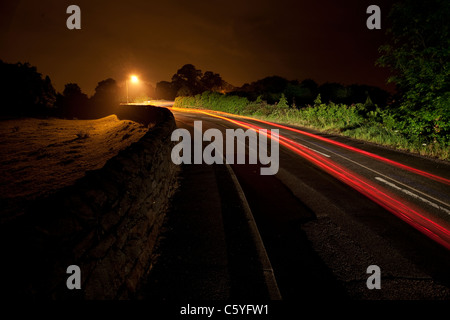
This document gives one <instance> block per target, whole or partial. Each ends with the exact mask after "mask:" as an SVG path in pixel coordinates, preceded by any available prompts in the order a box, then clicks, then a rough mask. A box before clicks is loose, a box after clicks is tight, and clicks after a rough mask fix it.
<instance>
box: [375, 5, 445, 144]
mask: <svg viewBox="0 0 450 320" xmlns="http://www.w3.org/2000/svg"><path fill="white" fill-rule="evenodd" d="M449 16H450V2H449V1H448V0H430V1H426V2H425V1H416V0H404V1H401V2H399V3H396V4H395V5H394V6H393V8H392V11H391V12H390V15H389V18H390V20H391V22H392V26H391V27H390V28H389V30H388V34H389V36H390V42H389V43H387V44H385V45H384V46H382V47H381V48H380V52H381V53H382V56H381V57H380V58H379V59H378V61H377V63H378V65H380V66H383V67H386V68H389V69H390V70H391V72H392V76H391V77H390V78H389V82H392V83H395V84H396V85H397V87H398V90H399V93H400V94H401V99H400V104H399V110H395V111H394V112H395V113H396V115H397V119H398V121H399V122H400V130H401V131H402V132H403V133H404V134H406V135H407V136H408V137H409V138H410V139H417V138H420V139H422V140H425V143H439V144H446V143H448V141H449V138H450V128H449V126H450V125H449V123H450V24H449V23H448V17H449Z"/></svg>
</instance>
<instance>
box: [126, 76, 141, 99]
mask: <svg viewBox="0 0 450 320" xmlns="http://www.w3.org/2000/svg"><path fill="white" fill-rule="evenodd" d="M130 79H131V82H133V83H138V82H139V79H138V77H137V76H131V77H130ZM125 85H126V87H127V104H128V79H126V80H125Z"/></svg>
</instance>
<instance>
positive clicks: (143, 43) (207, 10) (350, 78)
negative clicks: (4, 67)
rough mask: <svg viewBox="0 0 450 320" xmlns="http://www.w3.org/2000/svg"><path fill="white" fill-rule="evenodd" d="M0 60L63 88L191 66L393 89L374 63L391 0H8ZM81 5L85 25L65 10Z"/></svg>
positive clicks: (243, 78)
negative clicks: (377, 17) (373, 12)
mask: <svg viewBox="0 0 450 320" xmlns="http://www.w3.org/2000/svg"><path fill="white" fill-rule="evenodd" d="M0 3H1V7H0V28H1V29H0V30H1V31H0V59H1V60H3V61H5V62H8V63H16V62H19V61H20V62H29V63H30V64H31V65H34V66H36V67H37V68H38V72H40V73H42V74H43V75H44V76H45V75H48V76H49V77H50V78H51V80H52V82H53V85H54V87H55V89H56V90H57V91H60V92H62V90H63V89H64V85H65V84H66V83H69V82H74V83H77V84H79V85H80V87H81V89H82V90H83V91H84V92H85V93H87V94H88V95H91V94H93V93H94V89H95V87H96V85H97V83H98V82H99V81H101V80H104V79H106V78H109V77H111V78H114V79H115V80H116V81H117V82H118V83H119V84H121V83H123V82H124V81H125V78H126V77H127V75H129V74H132V73H135V74H137V75H139V77H140V79H141V80H143V81H145V82H148V83H149V84H151V85H153V86H155V84H156V82H159V81H162V80H167V81H170V80H171V77H172V75H173V74H174V73H176V71H177V70H178V69H179V68H181V66H183V65H184V64H187V63H191V64H193V65H194V66H195V67H196V68H197V69H200V70H202V71H203V72H204V71H208V70H209V71H214V72H216V73H219V74H220V75H221V76H222V78H223V79H224V80H226V81H228V82H229V83H231V84H232V85H235V86H241V85H242V84H244V83H246V82H247V83H250V82H252V81H256V80H259V79H262V78H264V77H267V76H272V75H278V76H282V77H285V78H287V79H289V80H294V79H297V80H300V81H301V80H304V79H306V78H311V79H313V80H315V81H316V82H317V83H319V84H322V83H325V82H340V83H342V84H353V83H358V84H368V85H375V86H379V87H382V88H384V89H386V88H387V87H386V86H385V83H386V78H387V76H388V75H389V73H388V71H387V70H385V69H382V68H380V67H376V66H375V64H374V63H375V60H376V59H377V57H378V56H379V53H378V47H379V46H380V45H381V44H383V43H384V42H385V31H386V28H387V24H386V21H385V19H386V16H387V14H388V12H389V6H390V5H389V3H390V2H389V1H386V0H383V1H366V0H344V1H336V0H314V1H302V0H295V1H292V0H291V1H285V0H270V1H263V0H259V1H246V0H228V1H217V0H209V1H204V0H203V1H197V0H189V1H186V0H164V1H152V0H127V1H95V0H91V1H80V0H75V1H61V0H40V1H35V0H26V1H3V0H2V1H1V2H0ZM71 4H76V5H78V6H79V7H80V8H81V28H82V29H81V30H69V29H67V27H66V20H67V18H68V17H69V14H67V13H66V9H67V7H68V6H69V5H71ZM371 4H377V5H378V6H380V8H381V15H382V29H381V30H368V29H367V27H366V20H367V18H368V16H369V15H368V14H367V13H366V8H367V7H368V6H369V5H371Z"/></svg>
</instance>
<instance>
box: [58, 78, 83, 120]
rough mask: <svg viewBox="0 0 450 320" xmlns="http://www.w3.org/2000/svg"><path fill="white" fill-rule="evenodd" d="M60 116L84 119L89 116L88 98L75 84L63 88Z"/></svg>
mask: <svg viewBox="0 0 450 320" xmlns="http://www.w3.org/2000/svg"><path fill="white" fill-rule="evenodd" d="M60 113H61V115H62V116H64V117H69V118H72V117H77V118H84V117H87V116H88V115H89V98H88V96H87V95H86V94H84V93H83V92H82V91H81V88H80V87H79V86H78V84H76V83H68V84H66V85H65V86H64V91H63V96H62V102H61V112H60Z"/></svg>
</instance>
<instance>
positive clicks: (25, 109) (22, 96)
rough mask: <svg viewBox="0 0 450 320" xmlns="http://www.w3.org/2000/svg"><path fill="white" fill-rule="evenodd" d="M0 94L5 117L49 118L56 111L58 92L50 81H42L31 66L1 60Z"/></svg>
mask: <svg viewBox="0 0 450 320" xmlns="http://www.w3.org/2000/svg"><path fill="white" fill-rule="evenodd" d="M0 94H1V96H2V102H1V108H0V112H1V114H2V115H10V116H45V115H50V114H53V112H54V104H55V101H56V92H55V89H54V88H53V85H52V83H51V80H50V78H49V77H48V76H46V77H45V78H42V75H41V74H40V73H38V72H37V69H36V67H33V66H30V64H28V63H20V62H19V63H16V64H10V63H5V62H3V61H1V60H0Z"/></svg>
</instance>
